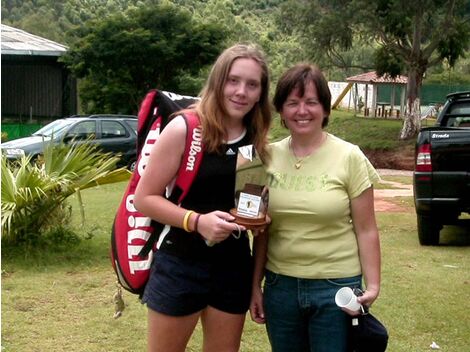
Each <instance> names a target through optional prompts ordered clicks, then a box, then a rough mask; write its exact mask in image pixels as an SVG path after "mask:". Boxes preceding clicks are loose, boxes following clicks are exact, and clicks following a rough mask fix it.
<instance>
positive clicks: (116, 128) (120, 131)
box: [101, 121, 127, 138]
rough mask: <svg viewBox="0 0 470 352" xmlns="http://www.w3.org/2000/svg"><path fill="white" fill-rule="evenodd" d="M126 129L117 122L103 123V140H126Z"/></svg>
mask: <svg viewBox="0 0 470 352" xmlns="http://www.w3.org/2000/svg"><path fill="white" fill-rule="evenodd" d="M126 134H127V133H126V128H125V127H124V126H123V125H122V124H121V123H119V122H117V121H102V123H101V137H102V138H124V137H126Z"/></svg>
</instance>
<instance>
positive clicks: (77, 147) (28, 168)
mask: <svg viewBox="0 0 470 352" xmlns="http://www.w3.org/2000/svg"><path fill="white" fill-rule="evenodd" d="M46 144H47V145H46V146H45V149H44V154H43V156H42V158H41V159H40V160H39V161H38V162H35V163H32V162H31V159H30V158H29V157H23V158H22V159H21V160H19V161H18V162H15V163H13V164H12V163H9V162H8V161H7V160H6V159H5V158H4V157H3V156H2V160H1V169H2V175H1V186H2V189H1V196H2V199H1V210H2V214H1V227H2V240H5V241H8V242H13V243H16V242H20V241H34V240H35V239H37V238H38V237H40V236H41V235H42V234H44V233H45V232H46V231H48V230H51V229H53V228H55V227H60V226H64V225H66V224H67V222H68V219H69V215H70V207H68V206H67V203H66V199H67V198H68V197H69V196H70V195H72V194H74V193H75V192H80V190H81V189H85V188H89V187H94V186H97V185H99V184H105V183H113V182H119V181H123V180H125V179H128V178H129V175H130V174H129V172H128V171H127V170H125V169H124V168H120V169H116V162H117V161H118V156H113V155H110V154H109V153H106V154H104V153H100V152H99V151H98V150H97V147H96V146H94V145H92V144H90V143H83V144H68V145H64V144H60V145H53V143H46ZM78 199H81V198H80V197H78ZM82 218H83V214H82Z"/></svg>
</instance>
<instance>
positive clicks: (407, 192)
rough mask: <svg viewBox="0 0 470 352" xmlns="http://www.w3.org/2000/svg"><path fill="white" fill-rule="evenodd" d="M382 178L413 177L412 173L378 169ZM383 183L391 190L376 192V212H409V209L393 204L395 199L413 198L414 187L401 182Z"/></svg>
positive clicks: (377, 190) (378, 190)
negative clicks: (390, 176) (391, 176)
mask: <svg viewBox="0 0 470 352" xmlns="http://www.w3.org/2000/svg"><path fill="white" fill-rule="evenodd" d="M377 171H378V173H379V175H380V176H386V175H393V176H412V175H413V172H412V171H406V170H390V169H378V170H377ZM381 183H383V184H387V185H390V187H391V188H390V189H376V190H374V207H375V211H387V212H408V211H409V210H410V209H409V207H404V206H402V205H399V204H396V203H395V202H393V200H391V199H393V198H394V197H412V196H413V186H412V185H405V184H402V183H399V182H392V181H384V180H382V181H381Z"/></svg>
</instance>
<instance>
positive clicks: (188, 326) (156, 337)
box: [147, 309, 201, 352]
mask: <svg viewBox="0 0 470 352" xmlns="http://www.w3.org/2000/svg"><path fill="white" fill-rule="evenodd" d="M200 314H201V313H200V312H197V313H194V314H191V315H186V316H182V317H173V316H169V315H165V314H162V313H158V312H156V311H154V310H152V309H149V310H148V332H147V333H148V337H147V341H148V352H184V351H185V349H186V345H187V344H188V341H189V338H190V337H191V334H192V333H193V331H194V328H195V327H196V324H197V321H198V319H199V316H200Z"/></svg>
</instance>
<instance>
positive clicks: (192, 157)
mask: <svg viewBox="0 0 470 352" xmlns="http://www.w3.org/2000/svg"><path fill="white" fill-rule="evenodd" d="M183 118H184V120H185V121H186V126H187V132H186V142H185V146H184V152H183V159H182V160H183V161H182V162H181V165H180V168H179V170H178V173H177V176H176V181H175V187H174V189H179V190H181V194H180V195H179V197H178V200H177V202H178V203H177V204H181V202H182V201H183V199H184V197H185V196H186V195H187V194H188V192H189V189H190V187H191V185H192V183H193V181H194V178H195V177H196V175H197V172H198V170H199V166H200V165H201V162H202V156H203V154H204V150H203V145H202V128H201V126H200V123H199V117H198V116H197V115H196V114H194V113H186V114H185V115H183ZM170 198H171V197H170ZM157 228H158V226H157ZM160 228H161V227H160ZM159 235H160V231H158V230H157V231H153V232H152V234H151V235H150V237H149V239H148V240H147V242H146V243H145V245H144V246H143V247H142V249H141V250H140V252H139V256H140V257H142V258H145V257H147V255H148V254H149V253H150V251H151V250H152V248H153V245H154V244H155V242H156V241H157V238H158V237H159Z"/></svg>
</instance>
